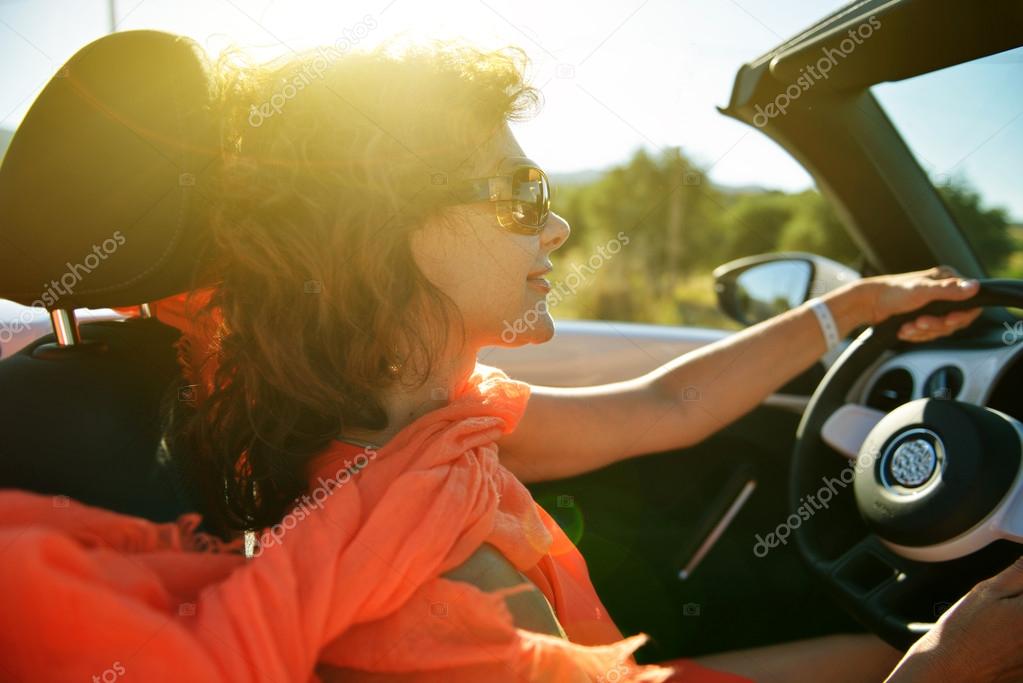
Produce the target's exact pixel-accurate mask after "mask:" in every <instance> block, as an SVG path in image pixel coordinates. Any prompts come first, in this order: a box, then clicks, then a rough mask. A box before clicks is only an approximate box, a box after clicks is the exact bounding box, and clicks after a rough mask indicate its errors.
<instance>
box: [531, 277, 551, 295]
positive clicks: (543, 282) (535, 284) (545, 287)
mask: <svg viewBox="0 0 1023 683" xmlns="http://www.w3.org/2000/svg"><path fill="white" fill-rule="evenodd" d="M526 283H527V284H528V285H529V286H530V287H532V288H534V289H538V290H540V291H542V292H543V293H544V294H546V293H547V292H549V291H551V283H550V282H548V281H547V279H546V278H542V277H531V278H528V279H527V280H526Z"/></svg>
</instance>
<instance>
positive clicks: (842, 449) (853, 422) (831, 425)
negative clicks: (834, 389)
mask: <svg viewBox="0 0 1023 683" xmlns="http://www.w3.org/2000/svg"><path fill="white" fill-rule="evenodd" d="M884 416H885V413H883V412H881V411H880V410H877V409H875V408H870V407H868V406H862V405H859V404H858V403H846V404H845V405H844V406H842V407H841V408H839V409H838V410H836V411H835V412H833V413H832V414H831V416H830V417H828V419H827V421H825V422H824V426H823V427H821V438H822V439H823V440H824V443H826V444H828V445H829V446H831V447H832V448H834V449H835V450H836V451H838V452H839V453H841V454H842V455H844V456H845V457H847V458H849V459H850V460H852V459H853V458H855V457H856V456H857V455H858V454H859V452H860V448H861V447H862V446H863V442H864V441H866V439H867V435H868V434H870V431H871V430H872V429H873V428H874V427H875V426H877V423H878V422H880V421H881V418H883V417H884Z"/></svg>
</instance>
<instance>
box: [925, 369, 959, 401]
mask: <svg viewBox="0 0 1023 683" xmlns="http://www.w3.org/2000/svg"><path fill="white" fill-rule="evenodd" d="M962 388H963V371H962V370H960V369H959V368H957V367H956V366H954V365H946V366H944V367H940V368H938V369H937V370H935V371H934V372H932V373H931V376H930V377H928V378H927V381H926V382H924V396H930V397H931V398H945V399H953V398H956V397H957V396H959V392H960V391H962Z"/></svg>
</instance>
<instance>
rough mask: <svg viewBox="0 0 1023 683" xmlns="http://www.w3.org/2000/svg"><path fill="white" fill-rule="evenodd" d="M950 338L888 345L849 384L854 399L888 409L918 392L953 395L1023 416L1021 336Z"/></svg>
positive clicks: (925, 395) (920, 395)
mask: <svg viewBox="0 0 1023 683" xmlns="http://www.w3.org/2000/svg"><path fill="white" fill-rule="evenodd" d="M1010 339H1011V342H1012V343H1007V342H1006V341H1005V340H1003V339H1000V338H995V339H983V340H977V339H965V340H952V341H949V342H946V343H944V344H942V345H940V346H939V347H937V348H935V347H934V346H933V345H927V346H922V347H920V348H913V347H912V345H910V346H909V348H908V349H906V350H901V351H895V352H893V351H887V352H885V354H883V355H882V356H881V358H880V359H879V360H878V361H877V362H876V363H875V364H874V365H873V366H872V367H871V368H870V369H869V370H868V371H867V372H866V373H864V376H863V378H861V380H860V381H859V382H857V383H856V384H855V385H854V386H853V387H852V389H851V390H850V395H849V396H848V399H849V401H850V402H852V403H858V404H860V405H864V406H867V407H869V408H874V409H876V410H880V411H882V412H885V413H888V412H890V411H891V410H893V409H894V408H896V407H898V406H900V405H902V404H903V403H906V402H908V401H912V400H915V399H918V398H942V399H954V400H957V401H962V402H965V403H972V404H975V405H979V406H987V407H988V408H993V409H995V410H1000V411H1001V412H1003V413H1006V414H1007V415H1011V416H1012V417H1015V418H1016V419H1017V420H1021V421H1023V338H1019V339H1014V338H1010Z"/></svg>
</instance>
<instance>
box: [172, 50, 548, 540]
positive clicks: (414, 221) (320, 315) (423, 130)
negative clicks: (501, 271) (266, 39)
mask: <svg viewBox="0 0 1023 683" xmlns="http://www.w3.org/2000/svg"><path fill="white" fill-rule="evenodd" d="M526 66H527V60H526V58H525V54H524V53H523V52H522V51H521V50H519V49H517V48H504V49H500V50H494V51H483V50H480V49H476V48H473V47H468V46H465V45H462V44H454V43H433V44H430V45H428V46H422V45H419V46H413V47H406V48H404V49H401V50H397V49H395V48H394V46H393V45H390V44H388V45H384V46H382V47H379V48H377V49H375V50H371V51H363V52H351V53H347V54H340V53H338V52H337V51H336V50H330V49H327V50H324V49H322V48H321V49H313V50H308V51H306V52H303V53H299V54H296V55H289V56H287V57H283V58H279V59H276V60H273V61H271V62H269V63H263V64H254V63H252V62H251V61H250V60H249V59H248V58H247V57H246V56H245V54H244V53H242V52H241V51H239V50H238V49H237V48H231V49H228V50H226V51H225V52H224V53H222V54H221V55H220V56H219V57H218V58H216V59H213V60H210V61H209V67H210V74H211V83H213V86H214V88H215V91H216V92H215V100H216V102H217V105H218V106H219V107H222V120H223V159H222V163H221V166H220V168H219V169H218V172H217V174H216V176H217V178H218V180H217V186H218V187H217V192H216V195H215V201H214V207H213V210H212V214H211V216H210V224H209V225H210V231H211V240H210V244H211V249H210V250H209V253H208V254H207V255H206V256H204V257H203V265H202V268H201V272H203V273H204V275H203V277H202V278H201V279H203V281H206V282H214V283H215V284H214V286H213V287H212V296H211V298H210V299H209V303H208V305H207V306H206V307H205V308H204V309H203V310H202V312H201V316H202V317H203V318H204V319H205V320H206V322H207V323H210V326H211V329H212V330H213V332H212V333H211V334H210V335H209V336H208V337H206V338H203V339H202V340H201V341H202V343H203V345H204V347H205V348H203V349H201V350H202V351H203V352H204V353H205V354H206V357H207V362H209V363H212V368H214V370H213V372H211V374H210V376H211V377H212V378H213V379H212V380H211V382H210V385H209V386H207V387H204V388H203V389H204V390H203V391H202V392H201V400H199V401H195V402H188V403H183V402H181V401H169V403H170V404H172V405H170V406H168V407H167V409H166V412H165V418H166V420H165V428H166V433H165V440H166V442H167V443H168V444H169V445H170V446H171V447H170V451H171V453H172V454H174V455H178V454H180V463H181V466H182V470H183V472H184V474H185V478H186V480H187V481H188V482H189V483H190V484H191V486H192V488H193V490H194V491H195V494H196V496H197V497H198V500H197V501H196V502H197V503H198V504H199V505H200V507H201V508H202V509H203V512H204V513H205V515H206V520H207V525H208V527H209V528H210V529H211V530H214V531H216V532H218V533H220V534H221V535H232V534H234V533H236V532H238V531H242V530H247V529H261V528H265V527H266V526H270V525H272V524H275V523H276V522H278V521H279V520H280V519H281V517H282V516H283V515H284V514H285V513H286V512H287V510H288V508H289V506H290V505H292V504H293V503H294V501H295V500H296V498H298V497H299V496H301V495H302V494H303V493H305V492H306V490H307V486H308V484H307V482H308V479H307V468H308V464H309V461H310V459H311V458H312V457H313V456H314V455H316V454H317V453H318V452H320V451H321V450H322V449H324V448H325V447H326V446H327V445H328V443H329V442H330V440H331V439H332V438H333V437H335V436H336V435H338V434H339V433H341V432H343V431H344V430H346V429H348V428H353V427H358V428H364V429H370V430H378V429H383V428H385V427H386V426H387V416H386V413H385V411H384V409H383V407H382V406H381V403H380V401H379V399H378V395H379V392H380V390H381V389H383V388H385V387H388V386H391V385H392V384H393V382H395V381H396V378H395V376H394V373H393V371H392V370H391V369H390V366H391V365H392V363H394V362H395V361H396V360H397V359H396V358H394V355H393V350H394V349H397V348H403V349H408V350H413V351H415V352H414V353H411V355H409V356H407V357H405V358H403V359H401V360H403V361H406V362H405V367H408V368H409V369H410V372H409V373H402V374H403V375H405V377H406V381H407V377H412V378H413V381H417V382H418V386H422V383H423V382H425V381H426V380H427V378H428V375H429V372H430V364H431V362H432V361H434V360H435V358H436V355H435V354H436V350H437V349H438V348H441V347H442V345H443V344H445V343H446V341H447V337H448V335H449V332H450V330H451V329H454V328H452V327H451V323H452V322H456V323H457V324H458V325H460V324H461V318H460V317H459V316H458V311H457V310H455V309H454V305H453V302H451V301H450V299H448V298H447V297H445V296H444V295H443V294H442V293H441V292H440V291H439V290H438V289H436V288H435V287H434V286H433V285H432V284H431V283H430V282H429V281H428V280H427V279H426V278H425V277H424V275H423V274H422V273H421V272H420V270H419V268H418V267H417V265H416V263H415V261H414V259H413V257H412V252H411V249H410V246H409V236H410V234H411V233H412V232H413V231H415V230H416V229H417V228H419V227H422V226H423V225H424V223H425V222H426V221H428V220H431V219H433V218H437V217H442V218H443V216H444V213H445V202H444V193H443V192H442V191H438V189H443V187H444V185H446V183H447V182H448V180H449V179H452V178H459V177H463V176H464V175H465V174H466V173H467V171H468V168H469V167H468V165H467V164H468V162H469V160H470V158H472V157H473V155H474V153H475V152H476V151H477V150H478V149H479V148H480V147H481V146H482V145H483V144H484V143H485V142H486V140H487V139H488V138H490V137H492V136H493V135H494V134H495V133H496V132H497V131H499V130H501V129H503V128H504V125H505V123H506V122H508V121H512V120H520V119H523V118H526V117H527V116H528V115H531V113H532V112H533V111H534V110H535V109H536V108H537V107H538V105H539V103H540V94H539V92H538V91H537V90H536V89H535V88H533V87H531V86H529V85H527V84H526V83H525V69H526ZM211 321H212V322H211ZM462 329H463V338H464V328H462ZM188 341H190V342H191V343H193V344H194V343H197V342H196V340H195V339H191V340H188ZM410 360H411V361H412V362H411V364H410V363H409V362H407V361H410ZM416 378H418V379H416Z"/></svg>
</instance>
